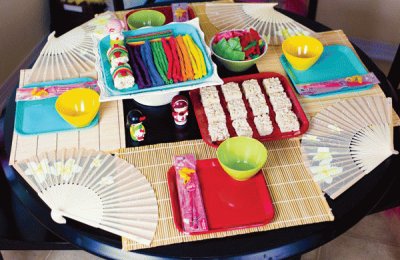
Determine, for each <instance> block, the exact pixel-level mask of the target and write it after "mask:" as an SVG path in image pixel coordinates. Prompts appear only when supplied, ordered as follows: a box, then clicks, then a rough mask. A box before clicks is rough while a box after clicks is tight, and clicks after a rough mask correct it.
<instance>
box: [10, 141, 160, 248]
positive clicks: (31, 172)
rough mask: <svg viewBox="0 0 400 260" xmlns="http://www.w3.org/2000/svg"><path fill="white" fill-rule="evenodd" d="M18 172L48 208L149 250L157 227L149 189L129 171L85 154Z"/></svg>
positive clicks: (29, 164) (54, 157) (48, 159)
mask: <svg viewBox="0 0 400 260" xmlns="http://www.w3.org/2000/svg"><path fill="white" fill-rule="evenodd" d="M15 167H16V169H17V171H18V172H19V173H20V174H21V175H22V177H23V178H24V179H25V180H26V181H27V182H28V183H29V185H30V186H31V187H32V188H33V189H34V190H35V191H36V192H37V193H38V195H39V197H40V198H41V199H42V200H43V201H44V202H45V203H46V204H47V205H48V206H49V207H50V209H51V217H52V218H53V220H54V221H55V222H57V223H60V224H64V223H66V219H65V218H64V217H67V218H71V219H74V220H76V221H80V222H82V223H85V224H87V225H90V226H93V227H96V228H100V229H103V230H105V231H108V232H111V233H114V234H117V235H120V236H123V237H126V238H129V239H132V240H134V241H136V242H138V243H141V244H146V245H149V244H150V243H151V241H152V239H153V236H154V233H155V230H156V226H157V221H158V207H157V200H156V196H155V193H154V190H153V189H152V187H151V185H150V183H149V182H148V181H147V180H146V178H145V177H144V176H143V175H142V174H141V173H140V172H139V170H137V169H136V168H135V167H134V166H133V165H131V164H129V163H127V162H126V161H124V160H122V159H120V158H118V157H114V156H112V155H109V154H105V153H101V152H98V151H92V150H84V149H79V150H78V149H68V150H61V151H57V152H55V151H53V152H47V153H43V154H41V155H39V156H34V157H32V158H30V159H27V160H23V161H20V162H18V163H17V164H16V165H15Z"/></svg>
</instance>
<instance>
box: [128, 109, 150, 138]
mask: <svg viewBox="0 0 400 260" xmlns="http://www.w3.org/2000/svg"><path fill="white" fill-rule="evenodd" d="M145 119H146V117H145V116H144V115H143V113H142V112H141V111H140V110H138V109H133V110H131V111H129V112H128V115H127V116H126V125H127V128H129V133H130V136H131V139H132V140H133V141H137V142H141V141H143V140H144V136H145V134H146V129H145V128H144V126H143V121H144V120H145Z"/></svg>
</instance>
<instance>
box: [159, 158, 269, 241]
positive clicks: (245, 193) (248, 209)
mask: <svg viewBox="0 0 400 260" xmlns="http://www.w3.org/2000/svg"><path fill="white" fill-rule="evenodd" d="M196 172H197V175H198V177H199V182H200V188H201V194H202V198H203V203H204V208H205V211H206V216H207V222H208V229H209V230H208V231H205V232H196V233H192V234H208V233H213V232H219V231H227V230H234V229H241V228H248V227H256V226H263V225H266V224H268V223H269V222H271V220H272V219H273V218H274V208H273V206H272V201H271V197H270V195H269V191H268V188H267V184H266V182H265V179H264V175H263V174H262V173H261V171H260V173H258V174H257V175H255V176H254V177H252V178H250V179H249V180H247V181H236V180H234V179H232V178H231V177H230V176H229V175H228V174H227V173H225V172H224V170H223V169H222V167H221V166H220V164H219V162H218V160H217V159H208V160H198V161H197V163H196ZM175 174H176V173H175V168H174V167H171V168H170V169H169V171H168V173H167V179H168V188H169V194H170V197H171V204H172V212H173V215H174V223H175V226H176V228H177V229H178V230H179V231H180V232H183V228H182V219H181V211H180V207H179V198H178V190H177V186H176V178H175Z"/></svg>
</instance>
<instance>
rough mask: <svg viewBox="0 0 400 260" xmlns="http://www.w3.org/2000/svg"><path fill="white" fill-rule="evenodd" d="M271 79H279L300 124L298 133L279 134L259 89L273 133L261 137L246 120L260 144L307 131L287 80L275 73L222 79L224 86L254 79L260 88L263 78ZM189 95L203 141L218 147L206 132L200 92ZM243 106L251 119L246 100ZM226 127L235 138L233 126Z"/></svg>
mask: <svg viewBox="0 0 400 260" xmlns="http://www.w3.org/2000/svg"><path fill="white" fill-rule="evenodd" d="M272 77H277V78H279V80H280V82H281V84H282V86H283V88H284V91H285V93H286V94H287V96H288V97H289V99H290V101H291V103H292V105H293V108H292V111H293V112H294V113H295V114H296V116H297V119H298V121H299V123H300V128H299V130H298V131H294V132H285V133H283V132H281V131H280V129H279V127H278V125H277V123H276V121H275V112H274V110H273V108H272V105H271V103H270V101H269V100H268V97H267V95H266V92H265V89H264V88H263V87H261V89H262V93H263V95H264V97H266V102H267V104H268V107H269V111H270V114H269V115H270V119H271V121H272V125H273V127H274V130H273V132H272V133H271V134H270V135H266V136H261V135H260V134H259V133H258V132H257V130H256V126H255V125H254V122H253V121H252V120H248V123H249V125H250V127H251V129H252V130H253V136H252V137H253V138H255V139H257V140H259V141H261V142H265V141H272V140H280V139H285V138H293V137H296V136H299V135H301V134H303V133H305V132H306V131H307V129H308V126H309V122H308V119H307V116H306V114H305V113H304V111H303V108H302V107H301V105H300V103H299V101H298V100H297V97H296V94H295V93H294V91H293V89H292V87H291V85H290V83H289V82H288V80H287V79H286V78H285V77H284V76H283V75H281V74H279V73H275V72H262V73H257V74H249V75H243V76H236V77H230V78H224V79H223V81H224V84H226V83H229V82H236V83H242V82H243V81H245V80H249V79H256V80H257V81H258V83H259V85H260V86H262V80H263V79H265V78H272ZM217 89H218V91H219V96H220V100H221V105H222V107H223V110H224V113H225V115H226V118H227V120H226V121H227V122H230V116H229V112H228V110H227V102H226V101H225V98H224V96H223V94H222V92H221V88H220V87H217ZM189 94H190V99H191V101H192V105H193V109H194V113H195V115H196V120H197V123H198V125H199V129H200V134H201V136H202V138H203V140H204V141H205V142H206V143H207V144H209V145H211V146H214V147H218V145H219V144H220V143H221V141H216V142H213V141H212V140H211V137H210V134H209V131H208V121H207V116H206V114H205V111H204V107H203V104H202V103H201V96H200V90H199V89H195V90H192V91H190V92H189ZM244 102H245V106H246V110H247V113H248V115H249V117H248V118H253V117H254V116H253V113H252V111H251V108H250V106H249V103H248V102H247V100H246V101H245V100H244ZM227 127H228V131H229V134H230V136H231V137H234V136H237V134H236V132H235V130H234V128H233V126H232V124H231V123H227Z"/></svg>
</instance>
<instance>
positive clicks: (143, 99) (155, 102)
mask: <svg viewBox="0 0 400 260" xmlns="http://www.w3.org/2000/svg"><path fill="white" fill-rule="evenodd" d="M176 95H179V91H176V92H165V93H164V92H159V93H154V94H153V93H152V94H148V95H139V96H137V97H134V98H133V100H135V101H136V102H138V103H140V104H142V105H145V106H151V107H157V106H163V105H166V104H170V103H171V101H172V99H173V98H174V97H175V96H176Z"/></svg>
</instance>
